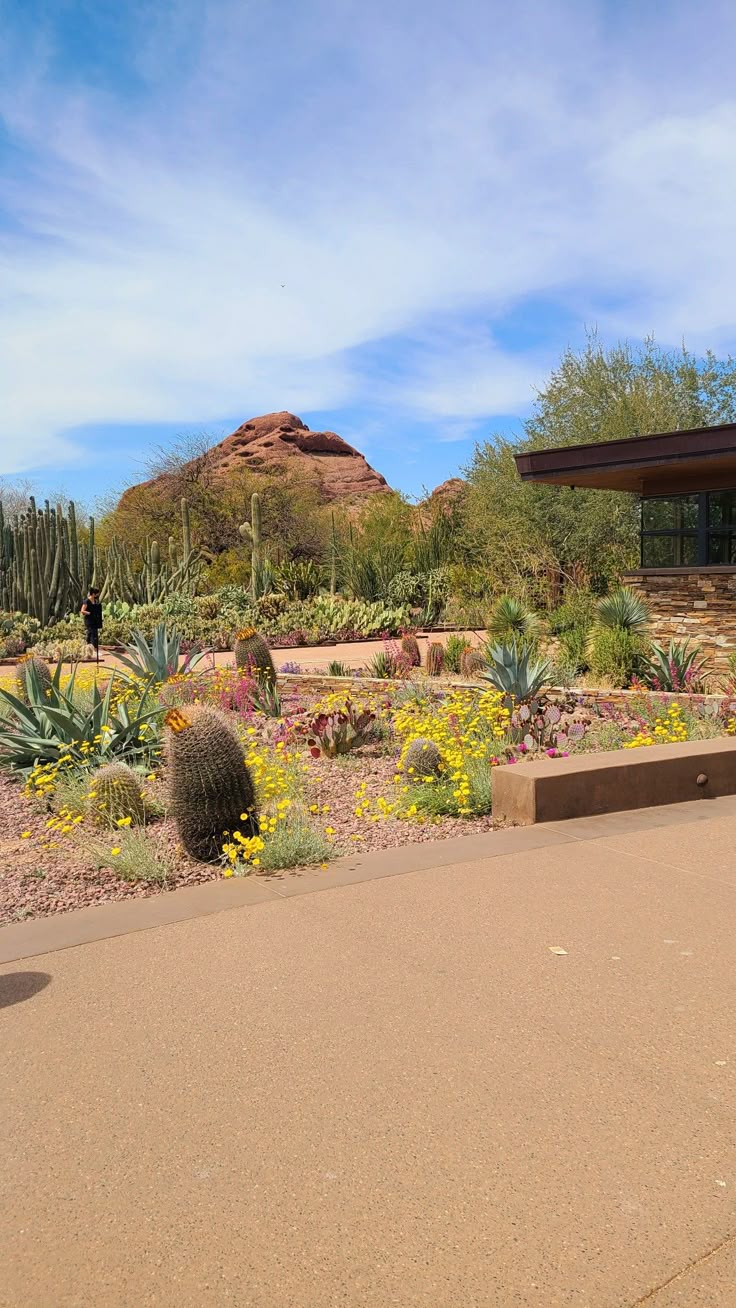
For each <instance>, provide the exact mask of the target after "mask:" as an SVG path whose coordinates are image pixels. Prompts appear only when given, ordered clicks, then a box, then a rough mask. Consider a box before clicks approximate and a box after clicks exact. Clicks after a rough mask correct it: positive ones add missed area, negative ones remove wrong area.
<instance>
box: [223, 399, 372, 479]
mask: <svg viewBox="0 0 736 1308" xmlns="http://www.w3.org/2000/svg"><path fill="white" fill-rule="evenodd" d="M207 460H208V464H209V469H210V471H211V472H212V473H214V475H215V476H223V477H226V476H227V474H228V473H229V472H234V471H235V470H236V469H241V468H247V469H248V470H249V471H252V472H263V473H268V472H271V471H273V470H275V469H276V468H279V467H282V468H285V469H287V470H288V471H289V472H291V473H295V472H296V473H301V474H303V477H304V480H305V481H317V482H319V483H320V484H321V486H322V493H323V495H324V498H325V499H326V500H338V499H351V498H353V497H354V496H358V495H370V494H375V493H376V492H377V491H378V492H381V491H383V492H385V491H388V490H390V489H391V488H390V486H389V485H388V484H387V482H386V479H385V477H382V476H381V474H380V472H376V471H375V470H374V469H373V468H372V467H371V466H370V464H369V463H368V462H367V460H366V459H364V458H363V455H362V454H361V453H360V452H359V451H358V450H355V449H353V447H352V445H348V443H347V441H344V440H343V439H342V437H341V436H338V435H337V434H336V433H335V432H334V431H310V430H309V428H308V427H307V426H306V424H305V423H303V422H302V420H301V418H297V417H296V415H295V414H293V413H286V412H283V413H267V414H264V416H263V417H261V418H251V419H250V421H249V422H244V423H243V425H242V427H238V429H237V431H234V432H233V433H232V435H231V436H226V438H225V440H223V441H220V444H219V445H215V446H213V448H212V449H211V450H210V452H209V454H208V455H207Z"/></svg>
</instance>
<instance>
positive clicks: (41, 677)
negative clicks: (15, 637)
mask: <svg viewBox="0 0 736 1308" xmlns="http://www.w3.org/2000/svg"><path fill="white" fill-rule="evenodd" d="M33 673H35V674H36V678H37V682H38V689H39V691H40V692H41V694H42V695H44V696H45V695H46V692H47V691H49V690H51V686H52V684H53V683H52V680H51V673H50V672H49V665H48V663H46V662H45V661H44V660H43V659H41V658H39V657H38V655H37V654H24V655H23V657H22V658H20V659H18V673H17V676H16V690H17V692H18V699H21V700H22V701H23V703H24V704H30V702H31V692H32V687H33V682H32V676H33Z"/></svg>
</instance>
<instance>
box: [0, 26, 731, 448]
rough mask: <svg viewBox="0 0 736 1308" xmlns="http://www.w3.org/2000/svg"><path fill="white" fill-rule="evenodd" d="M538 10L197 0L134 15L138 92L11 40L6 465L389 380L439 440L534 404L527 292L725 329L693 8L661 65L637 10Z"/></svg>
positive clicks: (2, 380) (667, 43) (47, 39)
mask: <svg viewBox="0 0 736 1308" xmlns="http://www.w3.org/2000/svg"><path fill="white" fill-rule="evenodd" d="M275 8H277V7H274V9H275ZM552 8H554V10H555V12H554V14H551V13H550V10H551V9H552ZM705 8H706V9H707V8H708V6H705ZM522 9H523V13H521V14H520V15H519V16H517V17H516V18H514V17H510V16H509V14H508V10H507V7H506V6H501V5H500V4H498V5H496V4H490V5H489V4H486V3H484V4H481V3H480V2H479V3H475V0H464V3H463V2H461V3H460V4H459V5H456V6H454V7H453V11H452V20H451V21H450V18H449V17H448V11H447V8H446V6H445V5H444V4H441V3H439V0H430V3H428V4H425V5H421V6H420V5H419V4H418V3H416V4H415V5H410V6H409V7H408V8H406V7H405V8H404V11H403V16H401V15H399V14H398V13H397V11H396V9H395V7H394V9H392V10H389V8H388V5H387V3H386V4H385V5H384V3H382V2H381V0H378V2H377V3H375V4H373V5H371V6H364V5H357V4H353V3H351V2H350V0H348V2H346V3H345V4H343V5H341V6H339V8H338V7H336V6H335V5H334V4H330V3H325V4H324V5H320V4H319V3H315V4H314V5H310V6H306V7H305V12H304V14H303V15H302V19H301V21H300V22H299V21H298V20H297V19H295V20H294V22H293V23H292V25H291V28H290V29H289V30H285V29H284V27H283V23H281V22H279V21H276V17H270V16H269V15H270V11H269V12H268V13H265V14H264V11H263V7H262V6H243V5H242V4H228V3H217V2H216V0H213V3H211V4H208V5H206V6H202V5H197V4H195V3H193V0H186V2H185V0H179V2H178V3H173V4H171V5H169V6H168V7H166V6H163V5H162V6H159V7H157V22H156V24H155V25H153V26H152V25H151V24H150V23H149V21H148V18H149V16H150V7H149V6H145V5H144V6H143V7H142V9H141V10H140V14H142V15H143V22H142V25H141V28H140V29H139V35H140V38H141V39H139V40H138V41H137V42H135V43H134V44H135V47H136V51H137V53H136V68H137V73H138V75H139V76H140V77H142V78H143V90H141V89H140V88H137V89H135V91H131V90H129V92H128V94H127V96H126V95H123V94H122V92H121V91H120V90H119V89H117V90H116V88H115V87H114V86H112V85H110V86H108V89H107V91H106V92H105V93H104V94H103V92H101V91H100V90H99V89H95V87H93V86H92V85H91V82H90V81H89V80H87V81H85V78H84V76H83V75H82V74H81V73H80V72H78V73H77V75H76V77H75V78H72V76H71V75H70V74H69V73H68V72H67V73H66V74H65V75H64V76H62V75H61V74H60V73H59V71H58V68H57V65H56V63H55V60H54V45H53V33H51V32H48V31H46V32H41V33H40V34H39V37H38V40H39V42H40V46H39V45H37V46H36V47H35V48H32V49H31V50H30V52H29V54H28V57H27V58H26V60H25V61H24V60H23V58H22V57H21V54H20V53H19V50H18V49H17V48H14V49H13V50H10V49H8V65H9V67H8V68H7V70H6V75H5V77H4V78H3V79H2V80H3V85H4V90H3V91H2V92H0V113H1V114H2V115H3V117H4V119H5V123H6V128H7V130H8V132H9V133H10V135H11V137H12V139H13V140H14V142H15V143H16V145H17V146H18V147H19V149H20V151H21V154H20V155H19V156H18V158H19V159H20V161H21V162H20V163H19V164H18V166H17V167H16V168H15V169H14V171H12V172H11V174H10V175H9V177H8V179H7V186H6V188H5V191H4V196H5V203H6V205H7V208H8V210H9V213H10V220H11V221H10V224H9V225H8V227H7V228H6V230H5V235H4V237H3V238H0V286H1V287H2V299H1V301H0V394H2V397H3V398H2V408H1V410H0V472H3V471H8V472H14V471H19V470H23V469H25V468H30V467H35V466H41V465H43V464H47V463H50V462H62V461H65V460H66V461H69V460H71V459H72V457H73V454H74V450H73V447H72V446H71V445H70V444H69V441H68V439H65V437H64V433H65V432H66V431H68V430H69V429H72V428H74V427H77V426H80V425H83V424H90V423H104V422H131V423H134V422H155V421H159V420H167V421H177V422H179V421H180V422H186V423H190V424H191V423H195V424H196V423H201V424H210V425H211V424H213V423H215V422H217V420H218V418H219V417H221V416H222V415H227V414H233V413H240V414H242V416H243V417H244V418H245V417H246V416H250V415H251V414H253V413H256V412H259V411H265V410H268V409H272V408H273V409H276V408H284V407H287V408H291V409H293V410H295V411H296V412H303V413H308V412H309V411H310V410H317V409H319V410H329V409H330V408H336V407H337V406H338V405H341V406H344V405H347V404H348V403H352V404H356V405H359V404H361V403H363V402H365V401H367V400H369V399H370V401H372V402H375V401H376V398H377V397H378V398H379V399H381V400H382V401H383V402H385V403H387V404H390V405H395V406H397V408H400V409H401V408H403V409H404V410H406V411H410V412H412V413H414V414H416V416H417V418H419V419H427V418H432V417H434V418H435V419H436V420H437V438H438V439H448V435H447V433H453V432H457V431H459V430H464V424H465V423H466V422H468V421H471V420H472V419H475V418H478V417H490V416H491V415H492V414H494V413H498V412H508V411H509V410H512V411H516V410H518V409H519V408H525V407H526V405H527V403H528V400H529V398H530V396H531V391H532V387H533V385H534V384H535V383H538V382H539V381H540V380H541V379H542V377H543V376H544V372H545V371H546V369H547V367H548V366H549V362H550V360H549V357H548V353H547V352H546V351H542V352H540V351H538V350H535V351H529V349H528V348H525V347H524V345H523V343H522V344H521V345H519V346H518V347H514V348H511V347H510V346H508V345H506V346H502V345H501V344H499V340H498V338H497V336H496V337H494V333H493V324H494V323H497V322H499V321H500V320H501V319H502V317H503V315H504V313H505V312H506V311H507V310H508V309H509V308H510V307H511V306H514V305H515V304H518V303H519V302H520V301H521V300H523V299H524V298H525V297H529V296H534V295H539V294H544V295H546V296H547V297H549V296H550V295H555V294H556V295H559V296H560V297H561V298H562V299H564V302H565V305H566V308H567V310H568V312H569V310H570V308H571V307H572V308H573V309H575V308H576V307H577V309H578V310H579V312H580V314H581V315H584V316H585V317H586V319H587V320H588V321H591V320H594V319H595V320H597V321H598V322H599V324H600V325H601V326H602V327H603V328H604V329H610V330H614V331H616V332H621V333H626V332H633V333H637V334H642V333H643V332H646V331H649V330H652V329H655V330H656V331H657V332H658V334H660V335H661V336H662V338H663V339H664V340H665V341H670V340H675V341H676V340H678V339H679V337H680V336H681V335H682V333H683V332H685V334H686V335H687V336H688V338H689V340H690V341H691V342H693V343H694V344H701V343H708V342H709V341H710V340H711V339H713V338H716V339H715V343H716V344H721V343H723V342H725V343H726V344H728V343H729V341H732V340H733V337H734V326H735V323H734V319H735V317H736V311H735V310H734V308H733V306H734V304H735V303H736V254H735V253H734V249H733V243H732V238H731V231H730V215H731V213H732V211H733V207H734V206H733V200H734V194H733V192H734V188H735V187H736V181H735V180H734V179H736V170H735V169H734V166H733V165H734V153H736V148H735V144H734V143H735V142H736V131H735V130H734V129H735V128H736V102H735V101H733V100H731V101H727V100H719V99H718V95H717V94H716V92H713V91H711V87H714V86H715V87H716V88H717V87H719V86H723V85H727V83H725V82H724V81H723V80H722V79H719V78H718V77H717V76H716V75H715V73H717V69H715V68H714V66H713V65H712V64H711V66H710V67H709V68H706V69H705V70H704V71H703V72H701V73H700V78H699V81H698V80H697V74H694V73H693V72H692V70H693V69H697V67H698V60H697V58H695V57H694V56H695V54H696V53H697V52H696V51H695V50H694V48H693V47H694V43H695V42H696V39H697V40H699V39H700V37H699V36H697V33H698V32H699V31H700V29H701V27H702V26H706V27H707V20H706V16H705V15H704V13H703V12H702V10H701V11H699V12H698V14H693V15H692V19H691V21H688V17H687V13H686V11H685V10H684V9H683V11H682V12H680V11H679V10H678V11H677V12H675V6H673V14H672V23H671V25H670V28H669V29H668V34H667V35H666V36H662V35H661V34H658V39H659V46H658V49H659V51H660V54H661V57H662V60H663V63H664V65H665V66H664V67H662V68H661V69H660V71H659V73H658V74H657V75H652V70H651V67H650V60H649V58H648V56H647V55H646V49H647V43H646V33H645V34H644V44H643V47H642V54H641V55H638V54H637V47H636V46H635V45H632V43H635V42H636V41H637V39H641V22H640V18H639V17H638V16H637V15H636V14H633V13H632V14H630V26H629V29H628V30H626V29H625V27H622V28H621V30H618V31H611V30H610V29H609V28H607V27H606V26H605V21H606V20H605V19H604V17H603V15H604V13H605V10H604V9H603V8H602V7H601V9H600V10H597V9H596V8H595V7H594V6H591V5H590V4H585V5H583V4H580V5H576V4H568V5H567V6H554V7H552V6H544V5H541V4H540V5H536V6H535V5H527V6H526V7H522ZM307 10H308V11H309V12H308V13H307V12H306V11H307ZM138 12H139V11H138V10H137V9H136V7H135V6H132V7H131V15H132V16H133V18H135V15H136V13H138ZM140 14H139V16H140ZM722 21H723V23H727V22H730V19H729V18H728V17H727V16H722ZM637 33H638V36H637ZM650 35H651V34H650ZM144 36H145V40H144V39H143V37H144ZM6 39H8V38H6ZM724 44H726V43H725V42H724ZM686 52H687V54H688V55H690V56H691V59H690V69H691V77H690V82H689V83H688V90H687V92H683V90H682V84H681V81H679V80H678V77H677V68H676V65H677V63H678V60H681V59H683V58H684V55H685V53H686ZM668 60H669V62H668ZM1 72H2V66H1V65H0V73H1ZM97 86H98V87H99V79H97ZM612 300H615V303H616V305H617V308H616V310H615V311H613V310H611V309H610V307H609V306H610V304H611V302H612ZM481 320H484V321H485V323H486V324H487V325H486V326H484V327H483V328H482V329H477V328H476V327H475V324H476V323H478V322H479V321H481ZM466 322H469V323H470V324H471V327H470V328H468V327H467V326H464V325H463V324H464V323H466ZM380 342H384V343H386V342H390V343H392V348H393V349H394V351H395V358H396V366H395V367H394V368H389V369H387V368H386V367H385V365H383V366H382V367H380V368H379V367H374V366H372V365H371V357H372V355H371V349H373V348H374V347H375V346H376V344H377V343H380ZM565 344H566V341H565V340H561V341H560V342H559V343H558V345H559V348H562V347H564V345H565ZM364 347H370V349H368V350H367V351H366V353H365V356H364V357H363V356H361V349H363V348H364ZM388 348H389V346H387V345H384V353H385V352H386V350H387V349H388ZM450 438H451V437H450Z"/></svg>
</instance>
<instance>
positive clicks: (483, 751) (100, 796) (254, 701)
mask: <svg viewBox="0 0 736 1308" xmlns="http://www.w3.org/2000/svg"><path fill="white" fill-rule="evenodd" d="M248 640H252V637H251V636H250V635H249V636H248ZM244 641H245V637H244ZM246 643H247V642H246ZM244 647H245V646H244ZM144 652H145V651H144ZM244 657H245V656H244ZM144 662H145V659H144ZM180 667H181V660H180V656H179V650H178V645H175V646H174V645H166V646H163V645H162V647H161V649H160V650H159V651H158V663H157V662H156V658H155V657H154V654H153V653H152V654H151V658H150V659H149V660H148V662H146V666H140V667H139V668H138V671H137V672H136V671H134V670H132V669H129V670H128V671H127V673H126V672H122V673H117V672H115V673H113V674H112V680H111V674H110V673H109V672H107V673H105V672H104V671H103V670H101V671H100V673H99V682H98V681H97V676H98V674H97V672H96V670H95V669H94V668H93V667H83V668H80V669H78V670H77V671H76V672H75V673H74V674H73V675H72V676H71V678H70V677H69V676H68V675H66V674H64V673H63V670H62V669H57V670H56V671H55V672H54V674H53V679H52V677H51V674H50V673H48V672H44V671H43V669H41V668H39V666H38V665H37V664H36V663H34V662H33V661H31V662H30V663H29V664H27V665H26V667H25V669H22V670H21V674H20V675H21V679H22V687H21V688H22V692H23V693H22V697H21V698H19V699H9V698H8V696H7V695H5V696H4V697H3V699H4V702H3V706H2V708H1V709H0V713H1V714H2V721H0V751H1V752H2V755H3V761H4V763H5V767H4V769H3V770H2V771H0V818H2V829H3V833H4V834H3V838H2V843H0V921H4V922H9V921H16V920H20V919H22V918H24V917H28V916H37V915H43V914H48V913H53V912H57V911H60V910H63V909H68V908H72V907H76V906H81V905H84V904H90V903H95V902H100V901H101V900H106V899H116V898H123V897H127V896H129V895H136V894H151V893H154V892H155V891H157V890H160V889H163V888H170V887H173V886H177V885H182V884H187V883H191V882H196V881H202V880H206V879H209V878H211V877H218V876H243V875H262V874H273V873H277V872H278V871H279V870H280V869H283V868H289V867H303V866H307V865H312V866H313V865H321V864H326V863H327V862H328V861H329V860H331V859H333V858H335V857H337V856H339V855H340V854H343V853H347V852H351V851H355V850H375V849H380V848H386V847H389V846H395V845H400V844H406V843H410V842H413V841H422V840H433V839H438V838H442V837H446V836H448V835H455V834H458V833H459V832H463V831H470V830H478V829H480V830H488V831H491V830H492V828H493V808H492V791H493V775H494V770H495V769H496V768H499V767H506V766H509V765H516V766H522V767H523V766H524V763H525V760H527V759H528V758H540V757H541V758H545V759H548V760H549V765H550V766H551V767H553V766H554V760H555V758H556V757H558V756H566V755H568V754H571V753H573V752H574V751H590V750H594V749H610V748H618V747H624V748H633V747H636V746H638V747H644V746H646V745H647V744H649V743H654V742H662V741H678V740H683V739H693V738H707V737H708V736H711V735H712V736H715V735H719V734H720V735H722V734H724V733H726V732H731V733H734V732H736V705H734V704H733V703H731V702H730V701H726V702H724V703H715V704H712V703H711V702H710V701H706V700H705V699H704V698H703V697H702V696H701V697H697V696H692V697H690V699H689V700H687V701H686V702H685V703H684V704H682V703H681V702H677V703H675V702H674V701H673V700H672V698H671V697H667V696H663V695H656V694H651V693H646V692H642V693H641V694H640V696H639V697H636V698H635V699H634V700H633V701H632V702H630V703H629V704H627V706H626V708H625V709H621V708H613V709H605V708H604V709H599V708H596V706H595V705H593V706H585V705H584V704H583V703H582V701H581V699H580V697H578V696H576V695H574V694H572V693H565V694H561V695H557V696H555V697H554V698H550V697H548V696H544V695H541V694H539V693H537V694H536V695H535V697H534V698H533V699H529V700H528V701H527V702H522V703H510V702H509V700H508V698H507V697H504V695H502V693H501V692H500V691H498V690H496V689H494V688H493V687H492V686H489V685H485V686H484V688H482V689H481V688H478V689H472V688H469V687H453V686H448V685H438V684H437V683H436V682H433V681H432V680H431V679H429V678H427V677H426V676H424V675H423V674H421V673H417V672H416V671H415V672H414V673H413V675H412V677H405V678H404V679H403V680H402V681H386V682H385V683H383V684H381V683H377V682H370V683H368V682H366V683H361V682H360V681H357V680H356V681H350V680H347V679H346V680H345V682H344V684H340V683H336V682H334V681H333V682H331V683H330V684H329V685H325V686H324V688H321V687H320V685H319V683H318V682H317V681H316V679H315V678H309V679H305V681H304V682H301V681H300V679H299V678H298V677H293V678H291V677H290V678H289V679H288V680H285V679H278V680H277V681H276V682H275V683H274V682H273V681H272V680H271V678H270V676H268V675H266V676H262V675H260V674H259V675H256V674H255V673H254V671H253V669H252V668H250V667H246V668H242V669H237V668H235V667H232V668H224V669H223V668H220V669H216V670H214V671H212V670H207V671H204V670H202V666H201V665H200V667H196V666H195V667H193V668H192V669H191V670H189V671H185V672H183V673H181V672H173V669H174V668H177V669H178V668H180ZM0 688H2V689H4V690H5V691H8V690H10V691H11V694H12V691H13V688H14V683H13V684H11V683H9V682H8V680H7V679H6V680H5V681H4V682H3V681H0ZM15 689H17V687H15ZM23 700H25V701H26V702H25V703H23ZM49 708H51V709H52V710H53V711H52V712H50V713H49V712H48V709H49ZM208 715H209V716H208ZM43 723H45V726H43V730H42V729H41V725H42V724H43ZM62 728H63V729H62ZM213 733H214V734H213ZM200 736H201V739H202V741H203V742H204V743H203V745H202V746H201V747H200V745H199V744H198V741H199V739H200ZM177 742H178V743H177ZM233 742H235V743H234V745H233ZM200 748H201V749H206V750H209V755H208V758H207V760H206V761H205V762H202V759H201V758H200ZM233 749H234V751H235V752H234V753H233V752H232V751H233ZM177 750H178V751H179V754H181V751H182V750H183V751H184V754H181V757H182V758H185V759H187V758H188V759H189V762H188V763H186V767H188V768H189V769H190V771H189V772H187V771H186V768H185V769H184V772H183V773H182V775H183V776H184V780H185V781H186V783H187V785H189V790H188V791H186V793H185V792H184V791H182V793H177V792H176V785H180V783H179V782H177V781H176V778H175V777H174V774H173V773H172V764H173V765H174V766H175V770H176V766H179V764H180V763H181V759H179V763H177V759H178V758H179V756H178V755H177V753H176V751H177ZM228 751H230V755H229V757H230V758H231V759H235V762H234V763H231V764H229V765H227V766H226V765H225V764H224V763H223V759H225V757H226V756H227V755H228ZM192 760H194V763H193V766H194V772H193V773H192V772H191V767H192V762H191V761H192ZM121 763H122V764H123V765H124V766H123V767H122V768H121V767H120V766H119V764H121ZM228 766H229V768H230V771H229V772H228ZM241 766H242V767H243V774H242V776H243V777H245V776H247V777H248V778H249V779H250V780H249V782H248V785H249V786H251V787H252V789H251V790H250V791H248V790H247V789H246V790H242V785H241V781H240V780H238V777H237V776H236V773H237V774H239V770H240V767H241ZM116 769H117V771H116ZM218 769H219V770H220V771H219V772H218ZM204 773H206V774H207V775H206V776H205V778H204V781H203V780H202V775H200V774H204ZM210 774H212V775H210ZM208 778H209V779H208ZM233 778H235V780H236V781H237V786H236V787H235V792H234V793H235V795H236V798H237V794H244V795H246V796H247V795H248V794H250V793H252V794H253V802H252V805H251V804H250V801H249V800H248V799H247V798H245V799H241V800H238V801H237V803H236V807H235V808H232V806H231V808H230V809H229V810H228V809H227V808H226V807H223V805H225V806H226V804H227V802H228V799H227V797H228V794H229V790H230V788H231V786H232V785H234V782H233ZM175 782H176V784H175ZM189 783H192V784H191V785H190V784H189ZM210 783H212V784H211V787H210V791H207V792H206V788H207V785H210ZM181 784H183V783H181ZM192 785H193V788H192ZM203 785H204V787H205V790H204V791H203V790H202V786H203ZM238 787H241V789H238ZM180 788H181V786H180ZM198 788H199V789H198ZM205 792H206V794H205ZM202 795H205V800H207V795H209V797H210V799H212V796H213V795H214V796H217V805H216V811H215V810H213V811H212V813H211V814H208V811H207V802H204V801H203V800H202ZM208 802H209V801H208ZM233 802H235V800H233ZM226 812H229V813H230V815H231V816H230V818H228V820H227V824H226V822H225V819H224V817H222V815H223V814H225V813H226ZM203 822H204V824H205V827H207V823H208V822H209V827H207V829H206V831H205V837H206V841H205V845H206V848H207V849H209V850H211V854H209V855H208V858H209V860H210V861H199V859H198V858H193V857H192V856H191V854H187V853H186V849H187V848H189V849H190V850H191V849H192V848H194V847H196V848H198V849H201V848H204V847H205V846H202V845H201V843H200V844H199V845H196V842H195V844H193V843H192V835H191V830H190V828H191V827H192V824H194V826H196V827H197V840H200V837H201V834H202V833H201V831H200V830H199V828H200V827H201V826H202V823H203ZM218 823H219V824H221V825H219V826H218ZM207 841H209V842H210V843H209V844H207Z"/></svg>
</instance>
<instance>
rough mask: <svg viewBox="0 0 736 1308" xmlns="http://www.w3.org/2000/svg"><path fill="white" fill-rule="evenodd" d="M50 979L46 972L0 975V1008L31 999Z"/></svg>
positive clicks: (43, 988)
mask: <svg viewBox="0 0 736 1308" xmlns="http://www.w3.org/2000/svg"><path fill="white" fill-rule="evenodd" d="M50 981H51V977H50V976H49V974H48V972H8V973H7V975H6V976H0V1008H11V1007H12V1005H13V1004H22V1003H23V1002H24V1000H26V999H32V998H33V996H34V995H37V994H38V992H39V990H45V988H46V986H47V985H48V984H49V982H50Z"/></svg>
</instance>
